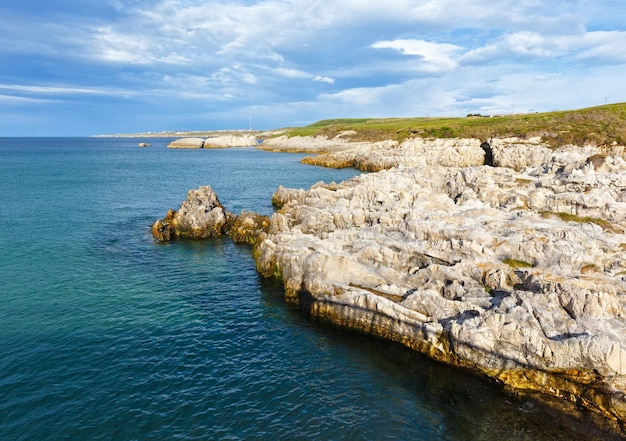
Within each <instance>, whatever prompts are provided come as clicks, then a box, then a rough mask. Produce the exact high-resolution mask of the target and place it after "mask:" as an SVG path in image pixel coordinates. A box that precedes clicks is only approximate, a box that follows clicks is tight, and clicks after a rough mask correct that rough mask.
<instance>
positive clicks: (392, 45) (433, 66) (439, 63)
mask: <svg viewBox="0 0 626 441" xmlns="http://www.w3.org/2000/svg"><path fill="white" fill-rule="evenodd" d="M372 48H374V49H394V50H396V51H398V52H400V53H402V54H404V55H412V56H416V57H419V58H420V59H421V60H422V61H423V63H422V67H423V68H424V69H425V70H427V71H433V72H441V71H447V70H452V69H454V68H455V67H456V66H457V62H456V54H457V53H459V52H460V51H461V50H462V48H461V47H459V46H456V45H453V44H447V43H434V42H429V41H425V40H404V39H399V40H393V41H378V42H376V43H374V44H372Z"/></svg>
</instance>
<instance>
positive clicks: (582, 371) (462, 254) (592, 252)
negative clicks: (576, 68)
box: [153, 137, 626, 427]
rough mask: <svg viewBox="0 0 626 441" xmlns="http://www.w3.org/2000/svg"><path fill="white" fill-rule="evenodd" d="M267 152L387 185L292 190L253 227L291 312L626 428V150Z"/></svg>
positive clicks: (500, 143) (340, 144) (298, 142)
mask: <svg viewBox="0 0 626 441" xmlns="http://www.w3.org/2000/svg"><path fill="white" fill-rule="evenodd" d="M307 146H308V147H307ZM262 147H263V148H264V149H268V150H280V151H310V152H311V153H316V154H318V156H315V157H312V158H310V159H307V160H306V162H308V163H313V164H318V165H324V166H333V167H346V166H350V167H358V168H360V169H361V170H366V171H373V172H375V173H369V174H363V175H361V176H358V177H356V178H353V179H351V180H348V181H345V182H342V183H339V184H334V183H333V184H324V183H319V184H317V185H315V186H313V187H312V188H311V189H308V190H303V189H286V188H282V187H281V188H279V189H278V191H277V192H276V193H275V195H274V199H273V200H274V203H275V205H277V206H278V207H279V208H280V209H279V210H278V212H277V213H275V214H274V215H273V216H272V218H271V220H268V221H267V222H260V223H255V222H252V221H250V222H247V224H248V225H249V226H250V227H251V232H250V233H243V236H244V237H248V238H250V237H252V238H253V239H251V240H248V241H249V242H250V243H253V244H254V249H253V254H254V257H255V260H256V262H257V269H258V271H259V273H260V274H262V275H263V276H266V277H277V278H279V279H281V280H282V282H283V285H284V289H285V299H286V300H287V301H291V302H295V303H298V304H299V305H300V306H301V307H302V308H303V309H304V310H305V311H306V312H308V313H310V314H311V315H312V316H315V317H319V318H320V319H323V320H327V321H330V322H332V323H335V324H337V325H340V326H345V327H349V328H353V329H357V330H360V331H362V332H365V333H368V334H372V335H376V336H379V337H382V338H386V339H389V340H394V341H398V342H400V343H402V344H404V345H406V346H408V347H410V348H413V349H415V350H418V351H420V352H422V353H425V354H427V355H429V356H430V357H432V358H434V359H436V360H439V361H442V362H445V363H449V364H452V365H456V366H461V367H465V368H468V369H471V370H473V371H475V372H478V373H481V374H484V375H487V376H489V377H491V378H493V379H495V380H497V381H498V382H501V383H503V384H505V385H507V386H508V387H510V388H512V389H514V390H521V391H524V390H533V391H538V392H541V393H544V394H547V395H550V396H554V397H558V398H562V399H564V400H567V401H571V402H574V403H576V405H578V406H581V407H585V408H587V409H590V410H592V411H594V412H596V413H598V414H600V415H603V416H605V417H607V418H608V419H609V420H611V421H614V422H615V423H616V424H618V425H620V426H621V427H624V423H625V422H626V317H625V313H626V309H625V306H626V254H625V253H626V235H625V234H624V231H626V161H624V159H623V158H622V155H623V153H624V149H623V147H621V146H612V147H610V148H598V147H593V146H587V147H575V146H570V147H563V148H560V149H557V150H551V149H549V148H548V147H547V146H546V145H543V144H542V143H541V142H540V140H539V139H531V140H519V139H493V140H489V141H487V142H481V141H479V140H474V139H468V140H464V139H449V140H423V139H410V140H407V141H405V142H403V143H402V144H398V143H396V142H393V141H385V142H379V143H374V144H368V143H350V142H348V141H346V140H344V139H342V137H338V138H336V139H331V140H328V139H321V138H313V139H305V138H303V139H293V138H286V137H281V138H277V139H273V140H268V141H265V142H264V143H263V144H262ZM196 196H197V195H192V192H191V191H190V196H189V199H188V201H189V200H196V203H197V204H199V205H198V206H200V205H202V204H203V202H202V200H200V199H201V198H200V199H199V198H197V197H196ZM194 198H195V199H194ZM209 199H211V198H210V197H209V198H207V200H209ZM183 205H184V204H183ZM205 208H206V207H205ZM205 208H202V209H199V210H196V212H197V213H211V212H212V210H213V208H211V209H209V210H208V211H207V210H206V209H205ZM181 212H185V213H187V214H190V213H192V212H193V210H189V209H187V208H183V207H182V206H181V210H179V212H178V213H181ZM181 216H182V215H181ZM170 217H171V219H170V221H169V222H162V221H157V223H158V222H162V225H165V224H168V225H172V224H173V223H176V222H173V219H174V217H175V215H173V216H170ZM217 217H219V216H217ZM225 217H226V218H228V215H225ZM236 218H237V217H236V216H235V217H234V218H233V219H236ZM157 223H155V226H157ZM183 223H185V222H181V221H178V224H183ZM187 223H188V224H190V225H192V224H194V223H193V222H187ZM225 225H234V220H232V221H227V222H225ZM159 228H161V227H160V226H157V228H156V230H157V231H158V230H159ZM226 230H227V231H231V230H232V228H230V229H229V227H227V228H226ZM154 231H155V227H153V232H154ZM178 235H179V236H180V237H184V236H185V234H178ZM174 236H176V234H174ZM155 237H158V236H156V235H155ZM161 240H163V238H161ZM166 240H167V239H166Z"/></svg>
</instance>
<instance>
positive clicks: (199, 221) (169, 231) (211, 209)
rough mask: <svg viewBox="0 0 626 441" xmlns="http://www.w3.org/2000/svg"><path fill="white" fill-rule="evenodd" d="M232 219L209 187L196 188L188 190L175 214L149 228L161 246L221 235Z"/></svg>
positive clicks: (170, 212)
mask: <svg viewBox="0 0 626 441" xmlns="http://www.w3.org/2000/svg"><path fill="white" fill-rule="evenodd" d="M233 218H234V216H233V215H232V213H229V212H227V211H226V209H225V208H224V206H223V205H222V204H221V203H220V201H219V199H218V197H217V194H216V193H215V191H214V190H213V189H212V188H211V187H210V186H204V187H199V188H198V189H193V190H189V192H188V193H187V200H186V201H184V202H183V203H182V204H181V206H180V209H179V210H178V211H174V210H170V211H168V213H167V215H166V216H165V218H164V219H162V220H157V221H156V222H155V223H154V224H153V225H152V235H153V236H154V237H155V239H157V240H158V241H160V242H168V241H171V240H174V239H182V238H189V239H206V238H209V237H214V236H220V235H222V234H223V233H224V232H225V231H227V229H228V227H229V225H230V224H231V223H232V221H233Z"/></svg>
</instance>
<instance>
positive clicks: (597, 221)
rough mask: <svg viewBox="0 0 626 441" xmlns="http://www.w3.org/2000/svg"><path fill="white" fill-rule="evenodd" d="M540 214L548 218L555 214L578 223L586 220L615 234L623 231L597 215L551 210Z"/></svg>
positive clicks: (564, 219)
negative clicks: (590, 215)
mask: <svg viewBox="0 0 626 441" xmlns="http://www.w3.org/2000/svg"><path fill="white" fill-rule="evenodd" d="M541 215H542V216H543V217H544V218H550V217H553V216H556V217H558V218H560V219H561V220H562V221H565V222H580V223H586V222H588V223H592V224H596V225H598V226H599V227H601V228H602V229H603V230H604V231H606V232H608V233H617V234H621V233H623V231H621V229H620V228H618V227H617V226H616V225H613V224H612V223H611V222H609V221H607V220H605V219H600V218H597V217H589V216H578V215H576V214H569V213H555V212H553V211H544V212H542V213H541Z"/></svg>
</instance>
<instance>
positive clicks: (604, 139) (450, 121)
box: [288, 103, 626, 147]
mask: <svg viewBox="0 0 626 441" xmlns="http://www.w3.org/2000/svg"><path fill="white" fill-rule="evenodd" d="M346 131H352V132H354V133H353V134H352V135H349V138H350V139H351V140H353V141H380V140H384V139H394V140H397V141H403V140H404V139H406V138H409V137H416V136H421V137H424V138H431V137H432V138H456V137H458V138H479V139H482V140H486V139H488V138H491V137H508V136H516V137H520V138H530V137H534V136H540V137H542V138H543V139H544V140H545V141H546V142H548V143H549V145H551V146H553V147H558V146H561V145H566V144H576V145H585V144H595V145H598V146H602V145H611V144H615V143H617V144H619V145H625V144H626V103H619V104H610V105H604V106H598V107H590V108H586V109H580V110H571V111H557V112H547V113H532V114H517V115H501V116H493V117H484V116H469V115H468V116H467V117H463V118H383V119H373V118H359V119H328V120H322V121H318V122H316V123H314V124H311V125H309V126H305V127H300V128H292V129H289V131H288V134H289V136H297V135H300V136H315V135H326V136H328V137H334V136H336V135H338V134H340V133H342V132H346Z"/></svg>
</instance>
